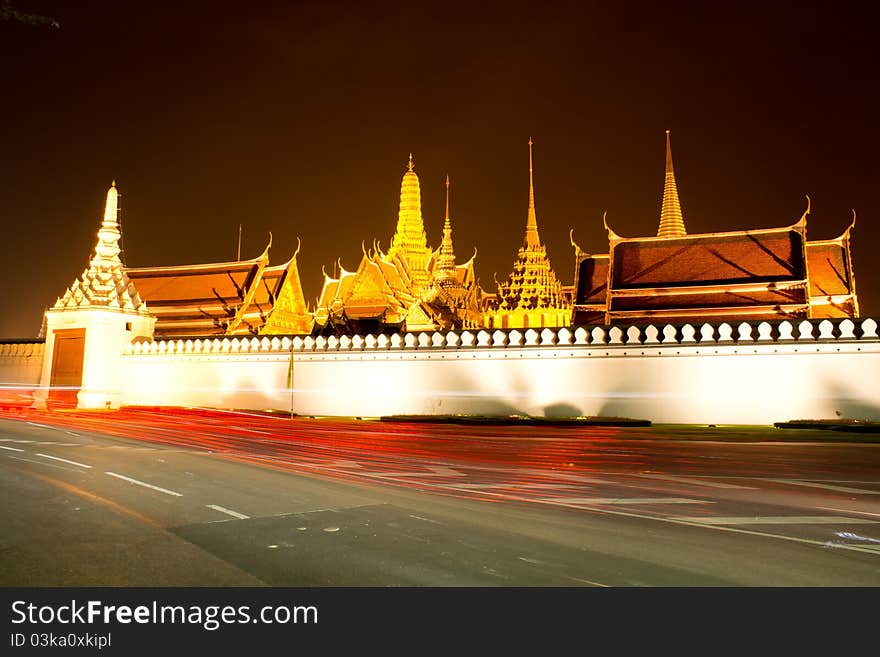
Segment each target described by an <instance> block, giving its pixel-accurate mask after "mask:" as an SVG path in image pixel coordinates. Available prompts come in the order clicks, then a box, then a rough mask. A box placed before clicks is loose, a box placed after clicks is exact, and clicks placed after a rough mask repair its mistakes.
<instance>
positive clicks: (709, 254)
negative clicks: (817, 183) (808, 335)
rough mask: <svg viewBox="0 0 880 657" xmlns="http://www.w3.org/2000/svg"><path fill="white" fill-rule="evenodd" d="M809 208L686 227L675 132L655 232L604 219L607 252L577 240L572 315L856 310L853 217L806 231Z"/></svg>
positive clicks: (591, 319)
mask: <svg viewBox="0 0 880 657" xmlns="http://www.w3.org/2000/svg"><path fill="white" fill-rule="evenodd" d="M809 213H810V204H809V198H808V199H807V209H806V210H805V212H804V213H803V215H802V216H801V218H800V219H799V220H798V221H796V222H795V223H793V224H791V225H788V226H783V227H780V228H768V229H758V230H742V231H731V232H723V233H702V234H690V235H689V234H687V233H686V231H685V227H684V220H683V217H682V213H681V205H680V202H679V198H678V189H677V187H676V183H675V174H674V171H673V166H672V152H671V148H670V144H669V132H668V131H667V133H666V180H665V185H664V192H663V202H662V205H661V213H660V227H659V230H658V233H657V236H656V237H638V238H627V237H621V236H620V235H618V234H617V233H616V232H615V231H614V230H612V229H611V228H610V226H608V224H607V222H606V223H605V228H606V230H607V232H608V242H609V244H608V252H607V253H601V254H589V253H587V252H586V251H584V250H583V249H582V248H581V247H580V246H578V245H577V244H576V243H575V242H574V239H573V238H572V246H573V247H574V250H575V260H576V266H575V300H574V308H573V317H572V321H573V323H574V324H638V323H646V322H657V321H667V322H686V321H700V320H705V319H710V318H716V319H726V320H730V319H768V320H770V319H779V320H782V319H793V318H814V317H815V318H822V317H855V316H857V315H858V299H857V297H856V291H855V280H854V277H853V273H852V258H851V252H850V242H851V232H852V228H853V226H854V225H855V216H854V218H853V222H852V224H851V225H850V226H849V227H848V228H847V229H846V230H845V231H844V233H843V234H842V235H841V236H840V237H838V238H836V239H832V240H825V241H816V242H809V241H807V216H808V215H809Z"/></svg>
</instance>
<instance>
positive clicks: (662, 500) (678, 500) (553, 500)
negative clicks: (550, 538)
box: [537, 497, 714, 506]
mask: <svg viewBox="0 0 880 657" xmlns="http://www.w3.org/2000/svg"><path fill="white" fill-rule="evenodd" d="M537 501H538V502H544V503H545V504H560V505H564V506H594V505H599V506H603V505H605V504H625V505H635V504H638V505H642V504H714V502H709V501H708V500H692V499H689V498H686V497H545V498H542V499H539V500H537Z"/></svg>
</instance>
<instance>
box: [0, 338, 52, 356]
mask: <svg viewBox="0 0 880 657" xmlns="http://www.w3.org/2000/svg"><path fill="white" fill-rule="evenodd" d="M45 350H46V345H45V343H43V342H33V341H31V342H0V358H13V357H16V356H22V357H27V356H42V355H43V352H44V351H45Z"/></svg>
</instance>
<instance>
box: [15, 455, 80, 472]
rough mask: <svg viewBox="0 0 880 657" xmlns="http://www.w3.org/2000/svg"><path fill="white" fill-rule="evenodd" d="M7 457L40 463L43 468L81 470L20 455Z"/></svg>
mask: <svg viewBox="0 0 880 657" xmlns="http://www.w3.org/2000/svg"><path fill="white" fill-rule="evenodd" d="M9 458H11V459H15V460H16V461H27V462H28V463H36V464H37V465H42V466H43V467H45V468H55V469H56V470H64V471H65V472H82V470H74V469H73V468H68V467H66V466H63V465H55V464H54V463H46V462H45V461H37V460H36V459H26V458H24V457H22V456H13V455H12V454H10V455H9Z"/></svg>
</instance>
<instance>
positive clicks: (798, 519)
mask: <svg viewBox="0 0 880 657" xmlns="http://www.w3.org/2000/svg"><path fill="white" fill-rule="evenodd" d="M673 520H680V521H682V522H693V523H696V524H698V525H847V524H856V525H867V524H875V523H877V522H880V521H878V520H866V519H865V518H846V517H844V516H741V517H730V518H719V517H706V518H703V517H682V518H673Z"/></svg>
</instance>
